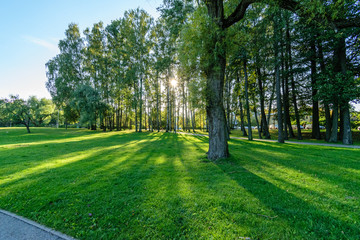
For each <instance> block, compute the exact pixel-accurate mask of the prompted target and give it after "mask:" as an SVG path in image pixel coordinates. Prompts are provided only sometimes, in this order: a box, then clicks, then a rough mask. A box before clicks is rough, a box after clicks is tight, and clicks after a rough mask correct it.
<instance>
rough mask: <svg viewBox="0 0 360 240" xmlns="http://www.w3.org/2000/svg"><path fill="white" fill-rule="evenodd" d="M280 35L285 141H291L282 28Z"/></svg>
mask: <svg viewBox="0 0 360 240" xmlns="http://www.w3.org/2000/svg"><path fill="white" fill-rule="evenodd" d="M279 34H280V39H281V40H280V47H279V51H280V61H281V84H282V85H281V88H282V93H283V97H282V101H283V102H282V103H283V108H284V112H283V124H284V140H288V139H289V135H288V123H287V121H286V120H287V118H288V115H287V114H288V112H287V111H286V100H287V99H286V93H285V78H286V76H285V58H284V50H283V40H282V38H283V31H282V28H280V29H279Z"/></svg>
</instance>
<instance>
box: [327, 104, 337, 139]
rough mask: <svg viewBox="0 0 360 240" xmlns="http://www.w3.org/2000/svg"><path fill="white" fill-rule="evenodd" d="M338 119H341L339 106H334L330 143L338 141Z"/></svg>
mask: <svg viewBox="0 0 360 240" xmlns="http://www.w3.org/2000/svg"><path fill="white" fill-rule="evenodd" d="M338 118H339V108H338V105H337V104H333V113H332V121H333V122H332V127H331V128H332V129H331V136H330V139H329V142H337V140H338Z"/></svg>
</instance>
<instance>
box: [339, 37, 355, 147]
mask: <svg viewBox="0 0 360 240" xmlns="http://www.w3.org/2000/svg"><path fill="white" fill-rule="evenodd" d="M335 54H336V58H337V65H338V66H336V67H337V68H340V69H341V73H342V75H343V77H344V78H346V73H347V66H346V43H345V37H344V36H342V37H341V38H340V39H338V42H337V45H336V51H335ZM340 104H341V105H340V112H341V116H340V118H341V120H342V123H341V126H340V127H341V130H342V131H341V133H342V134H341V137H342V142H343V144H349V145H350V144H353V140H352V133H351V125H350V109H349V108H350V106H349V103H348V101H346V102H344V101H342V102H341V103H340Z"/></svg>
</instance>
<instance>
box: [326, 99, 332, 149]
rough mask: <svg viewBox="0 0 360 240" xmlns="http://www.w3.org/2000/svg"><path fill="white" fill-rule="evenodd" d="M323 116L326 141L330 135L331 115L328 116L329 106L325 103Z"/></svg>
mask: <svg viewBox="0 0 360 240" xmlns="http://www.w3.org/2000/svg"><path fill="white" fill-rule="evenodd" d="M325 118H326V126H325V128H326V134H325V140H326V141H327V142H328V141H329V140H330V136H331V117H330V108H329V105H327V104H325Z"/></svg>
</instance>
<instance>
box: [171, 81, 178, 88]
mask: <svg viewBox="0 0 360 240" xmlns="http://www.w3.org/2000/svg"><path fill="white" fill-rule="evenodd" d="M170 84H171V86H173V87H176V85H177V81H176V80H175V79H172V80H171V81H170Z"/></svg>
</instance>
